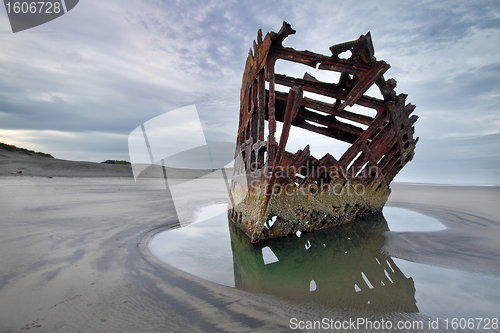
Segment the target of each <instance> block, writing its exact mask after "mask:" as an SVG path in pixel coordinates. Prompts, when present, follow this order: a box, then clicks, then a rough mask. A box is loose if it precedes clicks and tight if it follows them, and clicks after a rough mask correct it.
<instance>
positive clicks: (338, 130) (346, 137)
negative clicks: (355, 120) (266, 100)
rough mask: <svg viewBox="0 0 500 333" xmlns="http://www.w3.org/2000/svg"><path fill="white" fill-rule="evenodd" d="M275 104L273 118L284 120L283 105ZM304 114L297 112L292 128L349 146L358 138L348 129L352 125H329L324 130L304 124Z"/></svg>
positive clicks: (354, 132)
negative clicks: (304, 130) (345, 143)
mask: <svg viewBox="0 0 500 333" xmlns="http://www.w3.org/2000/svg"><path fill="white" fill-rule="evenodd" d="M277 102H278V103H277V104H276V113H275V116H276V119H277V120H282V119H284V112H283V110H284V109H285V103H284V102H282V101H281V100H277ZM304 112H306V111H305V110H304V111H301V112H299V114H298V115H297V118H296V119H295V121H294V122H293V125H294V126H296V127H300V128H303V129H306V130H309V131H311V132H315V133H318V134H322V135H325V136H328V137H331V138H334V139H338V140H341V141H344V142H347V143H351V144H352V143H354V142H355V141H356V139H357V138H358V136H359V134H357V132H356V131H353V129H352V128H351V127H350V126H352V125H349V124H343V123H340V122H338V123H330V127H329V128H326V127H319V126H314V125H312V124H310V123H307V122H305V119H303V118H302V114H303V113H304ZM308 112H310V113H311V114H313V112H311V111H308ZM318 116H321V115H318ZM352 127H354V128H355V126H352Z"/></svg>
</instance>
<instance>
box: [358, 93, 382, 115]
mask: <svg viewBox="0 0 500 333" xmlns="http://www.w3.org/2000/svg"><path fill="white" fill-rule="evenodd" d="M355 104H357V105H360V106H364V107H367V108H370V109H375V110H377V112H378V111H379V110H381V109H383V108H385V102H384V101H383V100H381V99H378V98H375V97H370V96H365V95H363V96H361V97H359V99H358V100H357V101H356V103H355Z"/></svg>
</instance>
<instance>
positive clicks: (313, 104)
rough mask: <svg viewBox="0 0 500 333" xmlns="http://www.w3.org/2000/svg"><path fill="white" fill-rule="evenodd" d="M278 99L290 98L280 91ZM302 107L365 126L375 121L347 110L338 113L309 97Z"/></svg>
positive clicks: (303, 101)
mask: <svg viewBox="0 0 500 333" xmlns="http://www.w3.org/2000/svg"><path fill="white" fill-rule="evenodd" d="M276 98H277V99H279V100H281V101H284V100H286V99H287V98H288V94H287V93H283V92H280V91H276ZM302 106H303V107H306V108H310V109H313V110H317V111H320V112H324V113H328V114H331V115H332V116H337V117H341V118H344V119H347V120H352V121H355V122H358V123H360V124H363V125H368V126H369V125H370V124H371V122H372V121H373V118H372V117H369V116H365V115H362V114H357V113H354V112H350V111H347V110H344V111H342V112H338V111H337V110H336V109H335V108H334V107H333V106H332V105H331V104H328V103H325V102H321V101H316V100H314V99H310V98H307V97H303V98H302Z"/></svg>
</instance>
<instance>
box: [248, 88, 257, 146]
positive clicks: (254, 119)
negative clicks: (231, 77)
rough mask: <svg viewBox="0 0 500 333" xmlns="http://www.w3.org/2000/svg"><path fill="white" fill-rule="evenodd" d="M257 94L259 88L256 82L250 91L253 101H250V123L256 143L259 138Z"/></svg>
mask: <svg viewBox="0 0 500 333" xmlns="http://www.w3.org/2000/svg"><path fill="white" fill-rule="evenodd" d="M257 92H258V87H257V81H254V83H253V84H252V88H251V89H250V96H251V101H250V113H251V116H250V117H251V118H250V119H251V122H250V131H251V135H252V138H253V140H254V141H257V137H258V133H257V131H258V129H259V114H258V111H257Z"/></svg>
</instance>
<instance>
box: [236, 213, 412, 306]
mask: <svg viewBox="0 0 500 333" xmlns="http://www.w3.org/2000/svg"><path fill="white" fill-rule="evenodd" d="M229 229H230V235H231V248H232V252H233V267H234V279H235V286H236V288H239V289H243V290H247V291H250V292H255V293H264V294H272V295H276V296H281V297H285V298H292V299H297V300H306V301H314V302H318V303H322V304H325V305H328V306H332V307H337V308H343V309H345V308H351V309H353V308H354V309H365V310H370V311H381V312H388V311H390V312H393V311H396V312H418V308H417V306H416V301H415V286H414V283H413V279H412V278H407V277H406V276H405V275H404V274H403V273H402V272H401V271H400V270H399V268H398V267H397V266H396V265H395V264H394V262H393V260H392V259H391V258H390V257H389V256H387V255H384V254H382V253H381V252H380V249H381V248H382V246H383V245H384V237H383V236H382V233H383V232H385V231H389V228H388V225H387V222H386V220H385V219H384V217H383V215H382V214H379V215H376V216H372V217H371V218H368V219H366V220H364V221H359V222H357V223H351V224H348V225H344V226H339V227H336V228H333V229H327V230H320V231H315V232H312V233H302V234H299V235H297V236H295V235H294V236H288V237H282V238H277V239H270V240H266V241H262V242H260V243H257V244H251V243H250V241H249V239H248V237H247V236H246V235H245V234H243V233H242V232H241V231H240V230H239V229H238V228H237V227H235V225H234V224H233V223H232V222H231V221H229Z"/></svg>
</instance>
